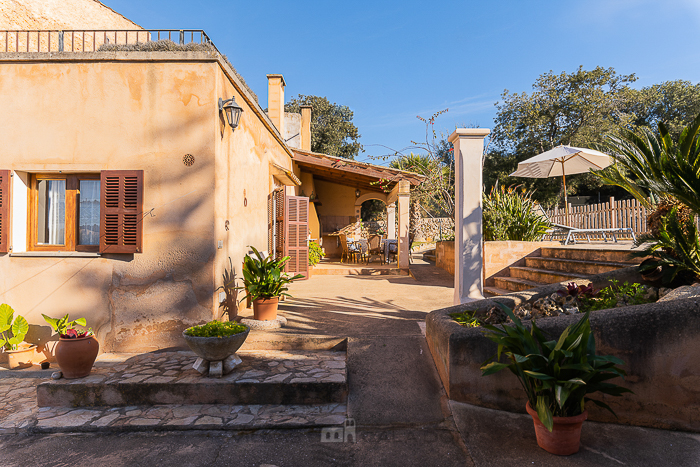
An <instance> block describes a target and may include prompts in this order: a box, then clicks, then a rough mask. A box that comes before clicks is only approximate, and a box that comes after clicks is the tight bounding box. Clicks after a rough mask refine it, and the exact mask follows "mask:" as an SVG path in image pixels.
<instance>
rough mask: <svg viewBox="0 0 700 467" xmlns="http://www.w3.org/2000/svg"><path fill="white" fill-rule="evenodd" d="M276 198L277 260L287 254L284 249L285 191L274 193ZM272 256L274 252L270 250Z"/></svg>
mask: <svg viewBox="0 0 700 467" xmlns="http://www.w3.org/2000/svg"><path fill="white" fill-rule="evenodd" d="M274 197H275V203H274V210H275V213H274V215H275V248H274V251H275V259H282V258H283V257H284V256H286V252H285V249H284V245H285V241H284V239H285V233H286V230H285V224H284V219H285V215H284V190H277V191H275V192H274ZM270 254H272V250H270Z"/></svg>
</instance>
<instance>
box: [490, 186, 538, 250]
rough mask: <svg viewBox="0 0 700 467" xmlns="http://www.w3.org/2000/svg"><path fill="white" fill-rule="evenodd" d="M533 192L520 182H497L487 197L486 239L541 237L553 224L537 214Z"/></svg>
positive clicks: (523, 239)
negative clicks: (518, 185) (512, 183)
mask: <svg viewBox="0 0 700 467" xmlns="http://www.w3.org/2000/svg"><path fill="white" fill-rule="evenodd" d="M532 194H533V192H532V191H526V190H525V189H520V188H519V187H517V186H511V187H509V188H505V187H503V186H501V187H499V186H498V184H497V185H496V186H494V187H493V189H492V190H491V192H490V193H489V194H488V195H486V196H484V199H483V205H484V211H483V227H484V240H486V241H493V240H516V241H525V242H531V241H535V240H539V239H540V238H541V237H542V235H544V234H545V232H546V231H547V229H548V228H549V226H550V224H549V222H548V221H547V220H546V219H545V218H544V217H542V216H540V215H539V214H537V212H536V210H535V201H534V200H533V199H532Z"/></svg>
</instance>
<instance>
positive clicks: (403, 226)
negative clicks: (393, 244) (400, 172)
mask: <svg viewBox="0 0 700 467" xmlns="http://www.w3.org/2000/svg"><path fill="white" fill-rule="evenodd" d="M410 201H411V183H410V182H408V181H407V180H401V181H399V236H398V240H399V264H398V267H399V268H401V269H408V267H409V263H408V252H409V248H410V247H411V245H409V244H408V223H409V217H410V212H409V211H410V204H411V202H410Z"/></svg>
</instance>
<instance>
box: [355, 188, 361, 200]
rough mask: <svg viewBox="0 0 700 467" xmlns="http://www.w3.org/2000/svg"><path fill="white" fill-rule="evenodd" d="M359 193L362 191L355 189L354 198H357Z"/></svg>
mask: <svg viewBox="0 0 700 467" xmlns="http://www.w3.org/2000/svg"><path fill="white" fill-rule="evenodd" d="M361 194H362V192H361V191H360V189H359V188H358V189H357V190H355V198H359V197H360V195H361Z"/></svg>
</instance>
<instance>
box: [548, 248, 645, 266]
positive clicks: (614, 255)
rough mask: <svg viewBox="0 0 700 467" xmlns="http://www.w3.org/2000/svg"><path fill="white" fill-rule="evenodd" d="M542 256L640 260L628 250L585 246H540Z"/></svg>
mask: <svg viewBox="0 0 700 467" xmlns="http://www.w3.org/2000/svg"><path fill="white" fill-rule="evenodd" d="M541 256H542V257H543V258H558V259H574V260H580V261H595V262H598V261H606V262H616V263H629V265H630V266H631V265H634V264H639V263H640V262H641V260H640V259H639V258H634V257H633V256H632V255H631V253H630V252H629V251H628V250H615V249H598V248H596V249H587V248H563V247H562V248H557V247H545V248H542V254H541Z"/></svg>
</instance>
